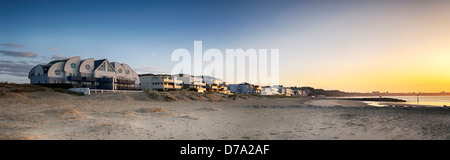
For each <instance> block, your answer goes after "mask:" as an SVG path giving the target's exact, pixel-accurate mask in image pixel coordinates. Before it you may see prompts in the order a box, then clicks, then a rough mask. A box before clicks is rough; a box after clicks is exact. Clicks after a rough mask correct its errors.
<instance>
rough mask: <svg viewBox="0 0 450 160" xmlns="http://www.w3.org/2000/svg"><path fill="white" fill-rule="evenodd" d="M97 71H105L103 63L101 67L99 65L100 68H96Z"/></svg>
mask: <svg viewBox="0 0 450 160" xmlns="http://www.w3.org/2000/svg"><path fill="white" fill-rule="evenodd" d="M98 70H100V71H105V63H103V64H102V65H100V67H99V68H98Z"/></svg>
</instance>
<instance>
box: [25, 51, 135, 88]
mask: <svg viewBox="0 0 450 160" xmlns="http://www.w3.org/2000/svg"><path fill="white" fill-rule="evenodd" d="M28 79H30V83H31V84H45V85H50V86H52V85H53V86H62V87H66V88H90V89H107V90H140V89H141V88H140V79H139V77H138V75H137V73H136V72H135V71H133V69H131V67H130V66H128V65H127V64H124V63H118V62H109V61H108V60H107V59H100V60H94V59H93V58H89V59H83V60H81V59H80V57H78V56H76V57H71V58H68V59H62V60H54V61H51V62H49V63H47V64H45V65H41V64H39V65H36V66H35V67H33V68H32V69H31V70H30V72H29V74H28Z"/></svg>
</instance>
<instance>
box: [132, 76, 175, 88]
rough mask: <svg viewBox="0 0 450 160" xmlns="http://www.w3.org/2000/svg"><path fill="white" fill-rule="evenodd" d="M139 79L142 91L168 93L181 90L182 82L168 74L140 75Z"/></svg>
mask: <svg viewBox="0 0 450 160" xmlns="http://www.w3.org/2000/svg"><path fill="white" fill-rule="evenodd" d="M139 78H140V81H141V87H142V89H144V90H145V89H148V90H153V91H169V90H180V89H182V88H183V82H182V81H181V80H178V79H177V77H176V76H172V75H169V74H141V75H139Z"/></svg>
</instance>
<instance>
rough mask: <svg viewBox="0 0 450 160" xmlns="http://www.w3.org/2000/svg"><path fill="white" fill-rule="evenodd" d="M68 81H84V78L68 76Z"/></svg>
mask: <svg viewBox="0 0 450 160" xmlns="http://www.w3.org/2000/svg"><path fill="white" fill-rule="evenodd" d="M67 80H68V81H83V77H81V76H67Z"/></svg>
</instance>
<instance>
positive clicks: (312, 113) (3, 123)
mask: <svg viewBox="0 0 450 160" xmlns="http://www.w3.org/2000/svg"><path fill="white" fill-rule="evenodd" d="M167 97H172V98H173V99H172V98H167ZM0 100H1V103H0V139H450V134H449V133H450V132H449V131H450V116H449V114H450V110H445V109H442V108H379V107H367V105H366V104H364V103H361V102H357V101H345V100H328V99H309V98H300V97H297V98H273V97H272V98H265V97H259V96H255V97H252V96H247V97H244V96H242V97H241V98H239V100H234V98H233V97H228V96H226V95H222V94H216V93H214V94H202V93H194V92H188V91H182V92H160V93H158V95H154V96H153V97H152V96H149V95H148V94H147V93H103V94H93V95H90V96H78V95H73V94H66V93H58V92H54V91H51V90H41V91H36V92H15V94H13V95H10V94H9V93H8V94H3V95H2V96H0Z"/></svg>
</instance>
